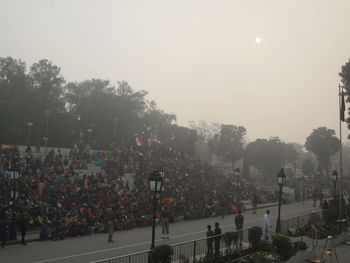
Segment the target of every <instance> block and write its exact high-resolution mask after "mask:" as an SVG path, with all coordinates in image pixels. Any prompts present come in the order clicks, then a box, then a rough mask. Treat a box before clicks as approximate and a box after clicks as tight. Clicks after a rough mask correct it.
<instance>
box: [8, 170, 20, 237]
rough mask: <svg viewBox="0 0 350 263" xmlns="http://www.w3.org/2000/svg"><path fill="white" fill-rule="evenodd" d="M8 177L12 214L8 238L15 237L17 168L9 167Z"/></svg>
mask: <svg viewBox="0 0 350 263" xmlns="http://www.w3.org/2000/svg"><path fill="white" fill-rule="evenodd" d="M9 179H10V181H11V185H12V190H11V202H12V215H11V218H12V219H11V227H10V240H16V239H17V231H16V206H17V204H16V200H17V198H18V189H17V186H18V179H19V171H18V170H17V169H11V170H10V171H9Z"/></svg>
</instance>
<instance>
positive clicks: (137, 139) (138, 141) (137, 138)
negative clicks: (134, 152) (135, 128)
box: [135, 136, 143, 146]
mask: <svg viewBox="0 0 350 263" xmlns="http://www.w3.org/2000/svg"><path fill="white" fill-rule="evenodd" d="M135 142H136V144H137V146H142V145H143V140H142V136H137V137H136V138H135Z"/></svg>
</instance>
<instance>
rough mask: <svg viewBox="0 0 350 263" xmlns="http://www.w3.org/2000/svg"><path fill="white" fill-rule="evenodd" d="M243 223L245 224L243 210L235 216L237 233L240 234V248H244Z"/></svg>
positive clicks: (238, 242)
mask: <svg viewBox="0 0 350 263" xmlns="http://www.w3.org/2000/svg"><path fill="white" fill-rule="evenodd" d="M243 222H244V216H243V215H242V212H241V210H240V209H239V210H238V214H237V215H236V216H235V225H236V231H237V233H238V240H237V245H238V244H239V246H240V247H242V240H243V231H242V230H243Z"/></svg>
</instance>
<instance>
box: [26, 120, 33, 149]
mask: <svg viewBox="0 0 350 263" xmlns="http://www.w3.org/2000/svg"><path fill="white" fill-rule="evenodd" d="M33 126H34V124H33V123H32V122H27V127H28V145H27V146H30V143H31V142H30V139H31V133H32V128H33Z"/></svg>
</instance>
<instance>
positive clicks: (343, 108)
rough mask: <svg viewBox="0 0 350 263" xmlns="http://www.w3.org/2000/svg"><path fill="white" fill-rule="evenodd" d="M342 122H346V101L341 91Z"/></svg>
mask: <svg viewBox="0 0 350 263" xmlns="http://www.w3.org/2000/svg"><path fill="white" fill-rule="evenodd" d="M340 120H341V121H345V99H344V91H341V104H340Z"/></svg>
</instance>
